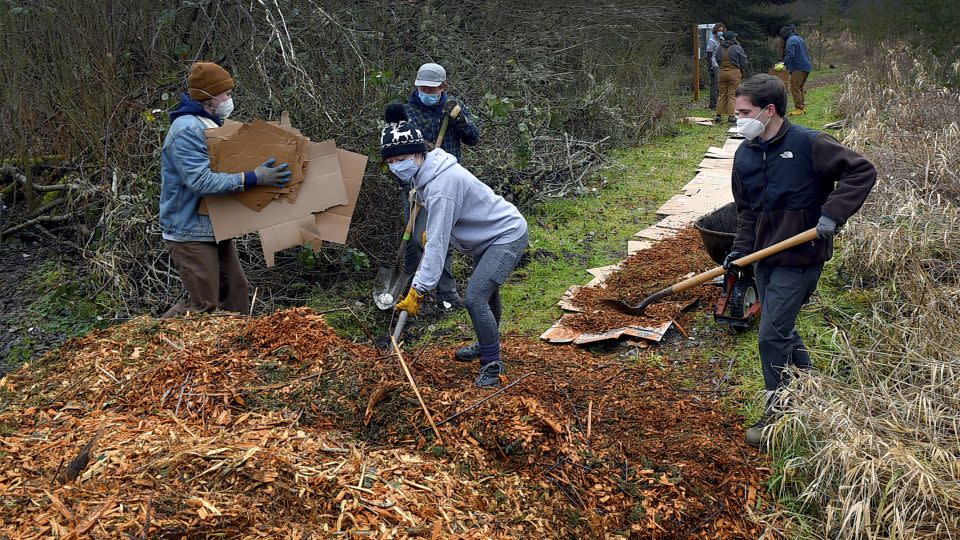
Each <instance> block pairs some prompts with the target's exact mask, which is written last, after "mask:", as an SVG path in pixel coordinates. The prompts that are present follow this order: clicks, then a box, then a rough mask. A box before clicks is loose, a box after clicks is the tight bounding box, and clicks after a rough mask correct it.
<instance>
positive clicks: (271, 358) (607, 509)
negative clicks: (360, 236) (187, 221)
mask: <svg viewBox="0 0 960 540" xmlns="http://www.w3.org/2000/svg"><path fill="white" fill-rule="evenodd" d="M505 354H506V355H507V358H508V359H509V364H508V365H509V369H510V370H511V371H510V374H509V380H508V381H507V382H508V383H509V381H510V380H513V381H516V380H518V379H521V378H522V379H523V380H519V382H518V384H516V385H515V386H513V387H511V388H509V389H507V390H505V391H503V392H502V393H499V394H497V395H494V396H493V397H490V396H491V391H489V390H479V389H476V388H475V387H474V386H473V376H474V371H475V369H476V366H473V365H465V364H462V363H457V362H455V361H453V360H452V358H451V351H450V350H441V349H425V350H421V351H419V352H417V351H412V354H411V355H410V358H408V362H410V363H411V366H412V370H413V372H414V374H415V377H416V378H417V380H418V382H419V384H420V389H421V391H422V393H423V396H424V399H425V401H426V403H427V404H428V406H429V407H430V408H431V410H432V411H433V414H434V416H435V418H436V419H437V421H438V422H440V421H441V420H443V419H446V418H448V417H452V416H455V418H453V419H452V420H450V421H447V422H445V423H442V424H441V427H440V430H441V433H442V435H443V441H435V440H433V439H432V434H431V432H430V431H429V429H424V428H425V426H426V423H425V419H424V417H423V414H422V412H421V411H420V410H419V407H418V405H417V402H416V400H415V399H414V397H413V393H412V391H411V390H410V389H409V387H408V386H406V385H405V384H397V382H401V383H402V382H403V381H404V379H403V376H402V374H401V372H400V370H399V369H398V367H397V362H396V360H395V359H394V358H392V357H390V356H389V355H388V354H387V352H386V351H378V350H376V349H374V348H372V347H367V346H361V345H356V344H354V343H350V342H348V341H345V340H343V339H341V338H339V337H338V336H337V335H336V334H335V333H334V332H333V331H332V330H331V329H330V328H329V327H328V326H327V325H326V323H325V322H324V320H323V318H322V316H320V315H317V314H315V313H314V312H313V311H311V310H309V309H306V308H300V309H292V310H287V311H282V312H277V313H275V314H273V315H271V316H268V317H263V318H254V319H250V320H248V319H246V318H243V317H232V316H223V315H214V316H202V317H193V318H185V319H180V320H172V321H168V320H164V321H158V320H153V319H149V318H140V319H136V320H133V321H131V322H128V323H126V324H123V325H120V326H117V327H114V328H110V329H107V330H102V331H97V332H94V333H92V334H91V335H89V336H86V337H84V338H82V339H78V340H74V341H72V342H70V343H68V344H66V345H65V346H64V347H63V348H62V349H61V350H59V351H56V352H54V353H51V354H49V355H47V356H46V357H44V358H43V359H41V360H40V361H38V362H37V363H35V364H33V365H28V366H24V367H23V368H22V369H21V370H20V371H18V372H16V373H14V374H10V375H8V376H7V377H5V378H4V379H3V380H2V381H0V387H2V392H0V411H2V412H0V432H2V433H3V437H2V441H0V508H2V512H0V537H4V536H9V537H11V538H50V537H59V538H81V537H92V538H127V537H129V538H147V537H149V538H155V537H157V538H180V537H206V536H207V535H210V534H216V535H218V536H222V537H224V538H252V537H258V538H259V537H264V538H307V537H324V538H327V537H349V538H356V537H378V538H379V537H399V538H403V537H425V538H546V537H567V536H575V537H585V536H591V537H593V536H597V535H602V534H606V535H607V537H610V538H616V537H627V536H637V537H644V538H689V537H701V538H742V537H752V538H756V537H757V536H758V534H759V531H760V529H759V528H758V526H757V525H756V524H754V523H753V522H752V521H750V520H749V519H748V518H746V517H744V516H745V515H746V514H748V513H749V511H748V508H749V507H753V506H755V505H757V504H758V497H760V496H761V495H762V488H761V487H760V486H761V482H762V481H763V478H764V476H765V469H763V467H762V463H761V462H760V461H759V459H758V458H757V456H756V454H755V453H753V452H752V451H750V450H749V449H746V448H745V447H744V446H743V444H742V443H741V442H740V440H739V436H734V434H736V435H739V431H738V430H739V428H740V426H739V425H738V424H737V422H736V420H735V419H734V418H731V417H730V416H728V415H727V413H725V412H723V408H722V406H721V405H720V404H719V403H718V399H719V398H716V399H712V400H711V398H710V396H697V395H696V394H691V393H689V392H688V391H686V390H685V389H682V388H680V385H679V384H677V385H674V384H673V382H671V381H674V378H675V377H687V375H686V374H685V373H682V372H677V373H672V372H671V369H670V368H657V367H648V366H646V365H644V364H642V363H638V362H636V361H633V360H630V359H624V358H616V359H614V360H613V361H611V360H610V358H609V357H607V358H604V357H597V356H594V355H592V354H590V353H589V352H584V351H581V350H576V349H573V348H562V349H560V348H553V347H550V346H548V345H544V344H541V343H537V342H530V341H528V340H521V339H513V340H510V341H508V343H507V344H506V346H505ZM691 369H694V370H696V371H697V372H698V373H701V374H702V373H703V372H704V370H703V367H702V366H691ZM484 398H489V399H488V400H486V401H484V402H482V403H480V405H479V406H475V407H473V408H470V407H471V406H472V405H476V404H477V403H478V402H480V401H481V400H483V399H484ZM85 447H88V448H89V450H88V452H87V454H88V458H87V459H86V461H85V462H84V459H83V453H84V452H83V451H84V449H85Z"/></svg>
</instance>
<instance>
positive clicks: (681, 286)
mask: <svg viewBox="0 0 960 540" xmlns="http://www.w3.org/2000/svg"><path fill="white" fill-rule="evenodd" d="M816 238H817V230H816V229H810V230H807V231H804V232H802V233H800V234H798V235H796V236H791V237H790V238H787V239H786V240H783V241H782V242H777V243H776V244H774V245H772V246H769V247H766V248H763V249H761V250H760V251H757V252H755V253H751V254H750V255H747V256H746V257H741V258H739V259H737V260H735V261H733V264H734V265H736V266H740V267H744V266H749V265H751V264H753V263H755V262H757V261H759V260H762V259H766V258H767V257H769V256H771V255H774V254H776V253H780V252H781V251H785V250H787V249H790V248H792V247H795V246H799V245H800V244H803V243H804V242H811V241H813V240H815V239H816ZM725 272H726V270H724V269H723V267H722V266H718V267H716V268H714V269H713V270H707V271H706V272H703V273H701V274H697V275H695V276H693V277H691V278H687V279H685V280H683V281H681V282H680V283H677V284H675V285H671V286H669V287H667V288H666V289H663V290H661V291H657V292H655V293H653V294H651V295H650V296H648V297H646V298H644V299H643V301H641V302H640V303H639V304H636V305H634V304H628V303H626V302H624V301H622V300H615V299H612V298H608V299H606V300H604V302H605V303H607V304H609V305H610V306H612V307H613V308H614V309H616V310H617V311H621V312H623V313H627V314H629V315H643V312H644V310H645V309H647V306H649V305H650V304H652V303H654V302H659V301H660V300H663V299H664V298H666V297H668V296H671V295H673V294H676V293H678V292H681V291H685V290H687V289H689V288H691V287H696V286H697V285H700V284H702V283H706V282H708V281H710V280H711V279H713V278H715V277H719V276H722V275H723V274H724V273H725Z"/></svg>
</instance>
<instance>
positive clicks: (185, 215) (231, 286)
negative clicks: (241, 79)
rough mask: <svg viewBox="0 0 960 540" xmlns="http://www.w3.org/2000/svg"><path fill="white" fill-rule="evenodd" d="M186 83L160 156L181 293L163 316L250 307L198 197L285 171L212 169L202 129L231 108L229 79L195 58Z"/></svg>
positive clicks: (163, 212)
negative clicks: (182, 296) (183, 293)
mask: <svg viewBox="0 0 960 540" xmlns="http://www.w3.org/2000/svg"><path fill="white" fill-rule="evenodd" d="M187 85H188V90H187V92H185V93H184V94H183V96H182V97H181V98H180V106H179V107H178V108H177V110H175V111H173V112H172V113H170V119H171V120H172V123H171V124H170V129H169V130H168V131H167V136H166V138H165V139H164V141H163V148H162V150H161V153H160V178H161V183H160V231H161V233H162V236H163V240H164V242H165V243H166V245H167V250H169V252H170V258H171V259H172V260H173V264H174V265H175V266H176V268H177V271H178V272H180V279H181V280H182V281H183V286H184V288H185V289H186V292H187V295H188V298H187V299H186V300H184V301H181V302H179V303H177V304H176V305H174V306H173V307H171V308H170V309H168V310H167V312H166V313H164V314H163V317H164V318H167V317H175V316H177V315H181V314H184V313H187V312H207V311H213V310H215V309H218V308H219V309H223V310H226V311H237V312H241V313H244V312H247V311H249V310H250V299H249V284H248V283H247V278H246V276H244V274H243V269H242V268H241V267H240V259H239V257H238V256H237V250H236V248H235V247H234V245H233V241H232V240H225V241H223V242H217V241H216V239H215V238H214V235H213V226H212V225H211V223H210V218H209V217H208V216H205V215H201V214H199V213H198V212H197V210H198V207H199V205H200V199H201V198H202V197H206V196H209V195H220V194H225V193H236V192H240V191H243V190H245V189H250V188H252V187H253V186H283V185H284V184H286V182H287V180H288V177H289V176H290V171H289V170H288V167H287V164H286V163H284V164H281V165H279V166H276V167H274V166H273V164H274V160H272V159H271V160H267V162H266V163H264V164H262V165H260V166H259V167H257V168H256V169H255V170H253V171H247V172H243V173H216V172H213V171H211V170H210V156H209V154H208V150H207V142H206V139H205V137H204V130H205V129H208V128H213V127H217V126H221V125H223V121H224V120H225V119H226V118H227V117H228V116H230V113H231V112H233V88H234V86H235V84H234V81H233V78H232V77H231V76H230V74H229V73H228V72H227V70H225V69H224V68H222V67H220V66H218V65H217V64H214V63H211V62H197V63H195V64H193V66H191V68H190V75H189V77H188V78H187Z"/></svg>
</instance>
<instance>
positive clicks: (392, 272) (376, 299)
mask: <svg viewBox="0 0 960 540" xmlns="http://www.w3.org/2000/svg"><path fill="white" fill-rule="evenodd" d="M414 194H415V192H414V191H413V190H410V217H409V218H408V219H407V226H406V228H404V230H403V239H402V240H401V241H400V249H399V250H397V257H396V259H395V260H394V262H393V264H392V265H383V266H381V267H380V270H379V271H377V277H376V278H375V279H374V282H373V303H374V304H376V306H377V307H378V308H380V309H381V310H384V311H385V310H388V309H392V308H393V306H394V304H396V303H397V301H398V300H399V299H400V297H401V296H402V295H403V293H404V289H405V288H406V287H407V283H408V282H409V281H410V274H407V273H406V272H404V271H403V269H402V268H401V266H400V262H401V261H402V260H403V252H404V251H406V249H407V242H409V241H410V236H411V235H412V234H413V227H414V224H415V223H416V222H417V214H418V213H419V211H420V205H419V204H417V203H416V200H415V198H414Z"/></svg>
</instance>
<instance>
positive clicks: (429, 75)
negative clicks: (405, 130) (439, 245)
mask: <svg viewBox="0 0 960 540" xmlns="http://www.w3.org/2000/svg"><path fill="white" fill-rule="evenodd" d="M414 85H415V86H416V88H415V89H414V90H413V93H412V94H411V95H410V99H409V100H408V101H407V103H406V104H405V105H404V109H405V111H406V113H407V118H409V119H410V122H412V123H413V124H415V125H416V126H417V128H418V129H419V130H420V133H422V134H423V138H424V140H425V141H427V142H428V143H430V144H433V143H436V141H437V138H438V137H439V135H440V128H441V126H442V125H443V119H444V118H447V117H449V116H450V113H451V112H452V111H453V110H454V108H455V107H456V106H457V105H459V106H460V111H459V114H457V115H456V117H455V118H454V117H451V118H450V119H449V120H448V121H447V123H448V125H447V131H446V133H445V134H444V137H443V141H442V143H441V145H440V147H441V148H443V149H444V150H445V151H446V152H447V153H448V154H450V155H452V156H453V157H455V158H457V162H462V157H463V155H462V153H461V148H462V147H463V145H464V144H466V145H469V146H474V145H476V144H477V143H479V142H480V127H479V126H477V124H476V122H474V120H473V116H472V115H471V114H470V111H469V110H468V109H467V106H466V105H465V104H464V103H463V100H460V99H457V98H455V97H453V96H451V95H450V94H449V93H447V88H448V87H449V83H448V82H447V71H446V70H445V69H443V66H441V65H440V64H432V63H431V64H424V65H422V66H420V69H419V70H417V78H416V80H414ZM401 187H403V186H401ZM406 188H407V189H406V190H403V193H402V199H403V215H404V219H407V218H408V217H409V216H410V202H409V198H408V197H407V191H408V190H409V189H410V186H406ZM426 229H427V213H426V212H420V213H419V214H417V221H416V223H415V225H414V230H413V231H414V232H413V238H420V237H421V235H422V234H423V232H424V231H425V230H426ZM421 257H423V246H421V245H420V242H407V251H406V254H405V256H404V270H405V271H406V272H407V273H408V274H411V275H412V274H414V273H416V271H417V267H418V266H419V265H420V258H421ZM437 297H438V300H439V305H440V307H441V308H443V309H445V310H454V309H458V308H459V307H461V306H462V305H463V302H462V301H461V300H460V295H459V293H457V282H456V280H455V279H454V277H453V251H448V252H447V258H446V260H445V261H444V265H443V273H442V274H441V276H440V282H439V283H438V284H437Z"/></svg>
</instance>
